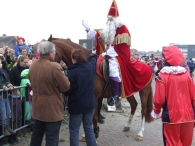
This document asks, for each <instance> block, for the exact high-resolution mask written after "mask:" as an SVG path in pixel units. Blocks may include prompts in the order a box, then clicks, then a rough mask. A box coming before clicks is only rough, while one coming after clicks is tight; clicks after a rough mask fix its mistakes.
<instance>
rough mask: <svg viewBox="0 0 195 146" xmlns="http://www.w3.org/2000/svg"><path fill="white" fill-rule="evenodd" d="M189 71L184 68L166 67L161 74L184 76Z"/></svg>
mask: <svg viewBox="0 0 195 146" xmlns="http://www.w3.org/2000/svg"><path fill="white" fill-rule="evenodd" d="M186 71H187V70H186V69H185V68H184V67H182V66H165V67H163V68H162V69H161V71H160V72H161V73H165V74H183V73H185V72H186Z"/></svg>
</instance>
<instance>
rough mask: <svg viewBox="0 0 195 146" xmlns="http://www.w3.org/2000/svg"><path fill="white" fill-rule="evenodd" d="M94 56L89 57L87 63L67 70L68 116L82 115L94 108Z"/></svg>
mask: <svg viewBox="0 0 195 146" xmlns="http://www.w3.org/2000/svg"><path fill="white" fill-rule="evenodd" d="M96 60H97V56H96V55H95V54H93V55H91V56H90V58H89V62H79V63H75V64H73V65H71V66H70V67H69V68H68V79H69V81H70V89H69V90H68V91H67V92H65V95H67V96H69V98H68V110H69V113H70V114H82V113H85V112H88V111H89V110H92V109H94V108H95V100H94V77H95V74H96Z"/></svg>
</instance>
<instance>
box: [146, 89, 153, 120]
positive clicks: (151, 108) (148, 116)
mask: <svg viewBox="0 0 195 146" xmlns="http://www.w3.org/2000/svg"><path fill="white" fill-rule="evenodd" d="M152 97H153V92H152V86H150V93H149V95H148V102H147V114H146V116H145V120H146V122H148V123H150V122H152V121H153V118H152V117H151V112H152V110H153V101H152Z"/></svg>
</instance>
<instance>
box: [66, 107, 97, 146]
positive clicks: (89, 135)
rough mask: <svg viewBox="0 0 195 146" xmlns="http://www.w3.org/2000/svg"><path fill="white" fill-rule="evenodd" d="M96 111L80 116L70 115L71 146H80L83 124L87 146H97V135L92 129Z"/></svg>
mask: <svg viewBox="0 0 195 146" xmlns="http://www.w3.org/2000/svg"><path fill="white" fill-rule="evenodd" d="M93 114H94V109H93V110H90V111H88V112H86V113H82V114H79V115H72V114H70V119H69V132H70V146H79V129H80V126H81V122H83V128H84V132H85V139H86V143H87V146H96V145H97V144H96V140H95V134H94V132H93V128H92V119H93Z"/></svg>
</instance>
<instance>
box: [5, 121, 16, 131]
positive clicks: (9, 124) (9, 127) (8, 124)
mask: <svg viewBox="0 0 195 146" xmlns="http://www.w3.org/2000/svg"><path fill="white" fill-rule="evenodd" d="M7 130H8V132H9V133H10V134H15V133H16V131H14V130H13V129H11V119H9V118H8V120H7Z"/></svg>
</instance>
